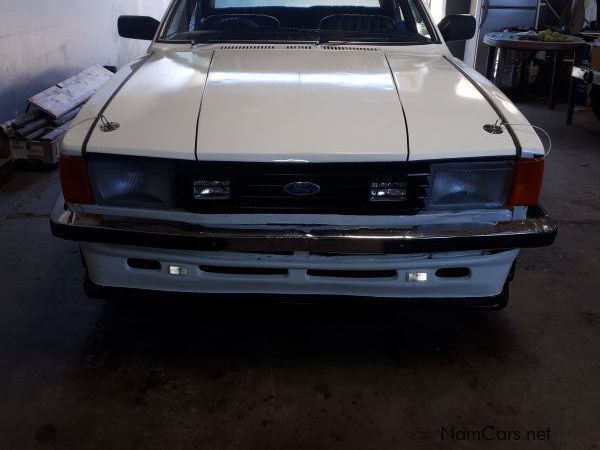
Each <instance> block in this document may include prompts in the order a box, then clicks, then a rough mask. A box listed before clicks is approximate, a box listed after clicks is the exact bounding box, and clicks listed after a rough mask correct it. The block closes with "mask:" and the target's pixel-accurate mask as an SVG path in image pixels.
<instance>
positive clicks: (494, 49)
mask: <svg viewBox="0 0 600 450" xmlns="http://www.w3.org/2000/svg"><path fill="white" fill-rule="evenodd" d="M483 42H484V43H486V44H487V45H489V46H490V52H489V54H488V60H487V69H486V73H485V76H486V77H487V78H488V79H489V80H491V79H492V77H493V72H494V63H495V61H496V55H497V53H498V51H499V50H501V49H510V50H523V51H531V52H532V54H531V58H533V56H535V54H536V53H537V52H541V51H545V52H549V53H553V64H552V80H551V84H550V96H549V99H548V106H549V107H550V109H554V107H555V106H556V94H557V90H558V68H559V67H560V63H561V62H562V60H563V58H564V54H565V53H574V52H575V51H576V50H578V49H579V47H581V46H583V45H586V44H585V42H584V41H583V40H579V41H576V42H545V41H531V40H521V39H519V35H518V34H517V33H502V32H498V33H488V34H486V35H485V36H484V38H483ZM531 58H528V59H527V61H523V62H522V63H521V67H524V66H525V64H526V63H527V62H529V61H530V59H531Z"/></svg>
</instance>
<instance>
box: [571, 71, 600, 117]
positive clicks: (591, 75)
mask: <svg viewBox="0 0 600 450" xmlns="http://www.w3.org/2000/svg"><path fill="white" fill-rule="evenodd" d="M579 81H583V82H584V83H585V86H586V90H587V86H589V85H590V84H593V85H594V86H600V70H594V69H592V68H591V67H586V66H582V67H579V66H573V70H572V71H571V89H569V106H568V107H567V125H571V124H572V123H573V111H574V110H575V93H576V91H577V84H578V82H579Z"/></svg>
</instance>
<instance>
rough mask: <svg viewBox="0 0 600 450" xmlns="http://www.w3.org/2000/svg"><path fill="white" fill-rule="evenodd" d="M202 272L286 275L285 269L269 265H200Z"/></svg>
mask: <svg viewBox="0 0 600 450" xmlns="http://www.w3.org/2000/svg"><path fill="white" fill-rule="evenodd" d="M200 270H201V271H202V272H207V273H219V274H225V275H288V273H289V272H288V270H287V269H277V268H275V269H272V268H270V267H265V268H263V267H223V266H200Z"/></svg>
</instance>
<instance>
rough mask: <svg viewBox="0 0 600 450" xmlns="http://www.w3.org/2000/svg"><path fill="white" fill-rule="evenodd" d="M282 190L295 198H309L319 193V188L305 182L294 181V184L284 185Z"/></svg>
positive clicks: (316, 185)
mask: <svg viewBox="0 0 600 450" xmlns="http://www.w3.org/2000/svg"><path fill="white" fill-rule="evenodd" d="M283 190H284V191H285V192H287V193H288V194H290V195H293V196H295V197H310V196H311V195H317V194H318V193H319V192H321V186H319V185H318V184H315V183H309V182H307V181H296V182H295V183H290V184H286V185H285V187H284V188H283Z"/></svg>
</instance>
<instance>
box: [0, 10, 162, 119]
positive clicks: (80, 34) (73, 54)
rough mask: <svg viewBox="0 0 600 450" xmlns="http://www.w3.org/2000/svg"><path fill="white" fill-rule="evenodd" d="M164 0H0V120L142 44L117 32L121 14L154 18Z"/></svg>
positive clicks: (140, 48) (138, 52)
mask: <svg viewBox="0 0 600 450" xmlns="http://www.w3.org/2000/svg"><path fill="white" fill-rule="evenodd" d="M168 3H169V0H43V1H41V0H0V122H3V121H5V120H8V119H9V118H11V117H12V116H13V115H14V114H15V113H16V112H22V111H23V110H24V108H25V102H26V100H27V99H28V98H29V97H31V96H32V95H34V94H36V93H38V92H39V91H41V90H43V89H45V88H47V87H49V86H51V85H53V84H55V83H58V82H60V81H62V80H63V79H65V78H68V77H69V76H72V75H75V74H76V73H77V72H79V71H80V70H82V69H85V68H86V67H88V66H91V65H93V64H99V65H113V66H115V65H116V66H121V65H123V64H125V63H126V62H127V61H130V60H131V59H133V58H135V57H136V56H138V55H141V54H143V53H144V52H145V49H146V48H147V46H148V43H146V42H143V41H132V40H125V39H122V38H120V37H119V36H118V34H117V18H118V17H119V15H121V14H143V15H150V16H153V17H156V18H157V19H159V20H160V18H161V17H162V15H163V13H164V10H165V9H166V7H167V6H168Z"/></svg>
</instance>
